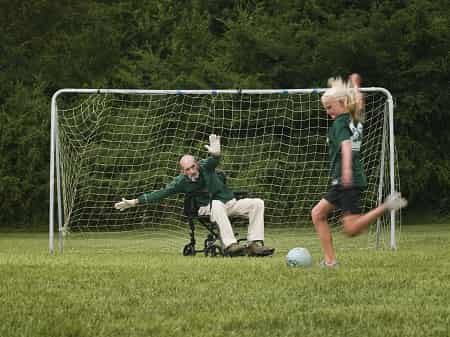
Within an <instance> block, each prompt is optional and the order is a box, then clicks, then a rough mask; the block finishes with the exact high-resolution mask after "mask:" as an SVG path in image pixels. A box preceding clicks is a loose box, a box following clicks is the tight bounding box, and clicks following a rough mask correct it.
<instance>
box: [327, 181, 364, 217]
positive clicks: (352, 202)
mask: <svg viewBox="0 0 450 337" xmlns="http://www.w3.org/2000/svg"><path fill="white" fill-rule="evenodd" d="M361 192H362V189H360V188H358V187H350V188H343V187H342V186H341V185H333V186H331V188H330V189H329V190H328V192H327V194H326V195H325V197H324V199H325V200H327V201H328V202H329V203H331V204H333V205H334V206H335V207H336V208H338V209H340V210H342V212H344V213H350V214H360V213H361V205H360V202H359V201H360V198H361Z"/></svg>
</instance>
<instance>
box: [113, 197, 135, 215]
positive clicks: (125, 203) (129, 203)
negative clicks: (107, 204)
mask: <svg viewBox="0 0 450 337" xmlns="http://www.w3.org/2000/svg"><path fill="white" fill-rule="evenodd" d="M138 203H139V200H138V199H131V200H127V199H125V198H122V201H119V202H117V203H116V204H114V208H115V209H118V210H119V211H121V212H122V211H124V210H126V209H127V208H130V207H135V206H136V205H137V204H138Z"/></svg>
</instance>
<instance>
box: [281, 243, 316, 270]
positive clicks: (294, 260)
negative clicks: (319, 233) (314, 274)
mask: <svg viewBox="0 0 450 337" xmlns="http://www.w3.org/2000/svg"><path fill="white" fill-rule="evenodd" d="M286 264H287V265H288V267H309V266H311V265H312V256H311V254H310V253H309V251H308V249H306V248H302V247H296V248H292V249H291V250H290V251H289V252H288V253H287V255H286Z"/></svg>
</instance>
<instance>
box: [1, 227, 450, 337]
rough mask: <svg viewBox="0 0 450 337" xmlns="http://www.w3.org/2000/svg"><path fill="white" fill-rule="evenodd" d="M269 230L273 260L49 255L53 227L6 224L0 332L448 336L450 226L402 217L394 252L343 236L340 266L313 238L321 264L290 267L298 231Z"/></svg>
mask: <svg viewBox="0 0 450 337" xmlns="http://www.w3.org/2000/svg"><path fill="white" fill-rule="evenodd" d="M267 237H268V238H270V239H268V241H269V242H268V243H271V244H274V245H275V246H276V248H277V249H278V250H277V253H276V254H275V256H273V257H271V258H247V257H240V258H205V257H203V256H201V255H199V256H196V257H183V256H181V255H180V252H179V250H173V251H170V250H169V251H165V252H159V253H158V252H155V251H154V250H152V249H150V248H149V246H150V244H151V242H150V241H148V242H147V241H146V240H140V241H139V242H137V243H136V245H132V244H131V243H132V242H130V240H129V239H127V241H126V240H125V239H120V237H117V238H116V239H113V240H111V239H108V240H103V239H96V240H83V239H79V240H78V241H77V240H73V242H71V245H69V248H68V249H67V250H66V251H65V253H64V254H63V255H59V254H57V255H55V256H49V255H48V253H47V235H46V234H40V233H37V234H26V233H1V234H0V336H1V337H10V336H30V337H31V336H33V337H37V336H43V337H44V336H45V337H53V336H55V337H56V336H58V337H63V336H73V337H84V336H92V337H94V336H95V337H115V336H130V337H131V336H133V337H134V336H136V337H137V336H184V337H185V336H221V337H222V336H258V337H263V336H271V337H274V336H301V337H308V336H333V337H337V336H346V337H350V336H355V337H362V336H380V337H387V336H417V337H423V336H433V337H439V336H446V337H447V336H450V328H449V326H450V225H422V226H404V227H403V229H402V236H401V240H402V241H401V245H400V246H399V249H398V250H397V251H390V250H381V251H375V250H372V249H357V248H353V249H342V248H341V247H344V246H345V242H346V241H348V242H351V241H352V240H351V239H346V240H345V241H344V240H343V239H341V238H340V237H339V236H337V243H336V246H337V248H338V254H339V259H340V261H341V267H340V269H338V270H324V269H321V268H319V267H318V266H317V262H318V260H319V258H320V250H319V248H318V243H317V241H315V246H314V247H308V248H310V250H311V251H312V253H313V257H314V259H315V263H316V265H315V266H313V267H310V268H307V269H292V268H287V267H286V266H285V264H284V255H285V253H286V251H287V250H288V248H290V247H293V246H295V245H296V243H297V242H299V241H298V239H300V238H295V237H292V236H285V235H283V233H282V232H273V233H271V232H269V233H267ZM310 244H312V243H310ZM180 249H181V247H180Z"/></svg>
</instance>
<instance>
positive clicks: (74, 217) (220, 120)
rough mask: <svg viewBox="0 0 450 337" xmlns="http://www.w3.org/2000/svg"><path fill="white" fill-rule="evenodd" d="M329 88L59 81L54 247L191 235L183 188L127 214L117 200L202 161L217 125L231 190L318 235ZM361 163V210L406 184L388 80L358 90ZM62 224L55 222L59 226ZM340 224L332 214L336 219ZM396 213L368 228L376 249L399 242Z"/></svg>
mask: <svg viewBox="0 0 450 337" xmlns="http://www.w3.org/2000/svg"><path fill="white" fill-rule="evenodd" d="M324 90H325V89H292V90H291V89H289V90H183V91H180V90H122V89H62V90H59V91H57V92H56V93H55V94H54V95H53V98H52V106H51V147H50V152H51V156H50V207H49V250H50V252H53V251H54V249H55V248H54V241H56V240H54V233H55V232H57V233H59V235H58V237H59V242H60V249H61V250H62V248H63V243H64V238H65V236H66V235H67V234H68V233H97V234H98V235H103V234H105V233H115V234H118V235H121V234H123V233H127V232H135V233H145V235H147V236H148V237H152V238H155V240H156V241H157V238H158V236H161V237H164V242H165V243H162V245H165V244H168V243H167V242H170V240H171V239H169V240H167V238H173V240H175V241H177V240H179V239H180V240H181V238H184V239H185V238H186V237H187V234H186V233H187V230H188V228H187V226H186V224H185V222H184V221H183V219H182V213H183V211H182V207H183V205H182V203H183V196H179V195H178V196H174V197H170V198H168V199H167V200H164V201H163V202H161V203H159V204H146V205H140V206H139V207H136V208H134V209H130V210H127V211H125V212H119V211H117V210H116V209H114V208H113V205H114V203H115V202H117V201H119V200H120V199H121V198H122V197H125V198H134V197H137V196H138V195H140V194H141V193H143V192H148V191H152V190H157V189H160V188H162V187H163V186H165V185H166V184H167V183H169V182H170V181H171V180H172V179H173V177H175V176H176V175H177V174H178V173H179V169H178V167H177V164H178V160H179V158H180V156H181V155H182V154H185V153H190V154H193V155H194V156H196V157H198V158H204V157H206V152H205V149H204V144H206V143H207V141H208V136H209V134H211V133H215V134H218V135H220V136H221V137H222V154H223V159H222V163H221V169H222V170H223V171H224V172H225V173H226V174H227V176H228V183H229V185H230V186H231V188H232V189H236V190H246V191H250V192H251V193H252V194H253V195H255V196H258V197H260V198H262V199H264V201H265V206H266V211H265V223H266V228H284V229H285V230H287V231H289V229H290V228H292V229H296V228H304V229H305V230H308V231H310V232H314V229H313V225H312V223H311V219H310V211H311V208H312V207H313V205H314V204H315V203H316V202H317V201H318V200H320V199H321V198H322V197H323V195H324V193H325V192H326V191H327V188H328V185H329V164H328V160H327V142H326V135H327V130H328V127H329V125H330V123H331V120H330V119H329V118H328V116H327V115H326V113H325V111H324V110H323V108H322V105H321V102H320V96H321V92H323V91H324ZM361 91H362V92H363V93H364V96H365V113H364V120H365V122H364V137H363V144H362V149H361V153H362V160H363V165H364V169H365V173H366V175H367V177H368V188H367V190H366V191H365V192H364V194H363V198H362V201H363V207H364V209H365V210H368V209H370V208H373V207H374V206H376V205H378V204H379V203H380V202H381V201H382V199H383V198H384V197H385V196H386V195H387V194H389V193H390V192H391V191H393V190H394V189H399V186H398V185H399V180H398V174H397V169H396V161H395V150H394V132H393V130H394V126H393V100H392V96H391V94H390V93H389V91H387V90H386V89H384V88H363V89H362V90H361ZM55 222H57V226H55ZM331 223H332V224H333V228H335V229H338V228H339V223H338V221H337V218H336V215H334V216H333V217H332V219H331ZM397 229H398V220H397V222H396V218H395V214H394V213H393V212H392V213H390V214H388V215H386V216H384V217H383V218H381V219H380V220H379V221H378V222H377V223H376V224H375V225H374V226H372V228H371V230H370V231H371V233H373V235H372V236H371V239H370V242H369V245H371V246H374V247H382V246H384V247H390V248H393V249H395V248H396V231H397Z"/></svg>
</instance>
